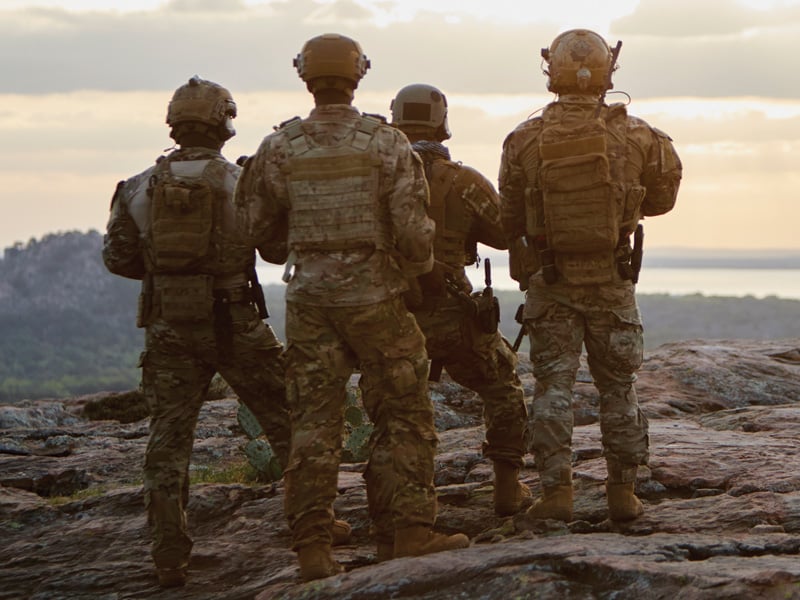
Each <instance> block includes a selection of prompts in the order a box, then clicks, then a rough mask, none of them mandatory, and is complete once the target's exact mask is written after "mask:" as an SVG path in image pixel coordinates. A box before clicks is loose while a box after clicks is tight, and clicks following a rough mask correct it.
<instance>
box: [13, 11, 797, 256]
mask: <svg viewBox="0 0 800 600" xmlns="http://www.w3.org/2000/svg"><path fill="white" fill-rule="evenodd" d="M577 27H585V28H590V29H594V30H595V31H597V32H598V33H599V34H601V35H603V36H604V37H605V38H606V39H607V40H608V41H609V42H610V44H611V45H614V44H615V43H616V41H617V40H622V41H623V46H622V52H621V54H620V57H619V70H618V71H617V72H616V74H615V76H614V90H612V92H611V93H609V95H608V97H607V101H608V102H627V101H628V98H627V97H626V96H625V95H623V94H615V93H613V92H614V91H624V92H626V93H627V94H628V95H629V96H630V99H631V100H630V104H629V106H628V110H629V112H630V113H632V114H634V115H636V116H639V117H642V118H644V119H646V120H647V121H648V122H649V123H650V124H651V125H653V126H655V127H658V128H659V129H661V130H663V131H665V132H667V133H668V134H669V135H670V136H671V137H672V138H673V140H674V144H675V147H676V148H677V151H678V153H679V155H680V157H681V159H682V161H683V166H684V179H683V182H682V184H681V189H680V193H679V196H678V201H677V204H676V207H675V209H674V210H673V211H672V212H671V213H669V214H667V215H664V216H661V217H657V218H653V219H647V220H646V222H645V229H646V232H647V234H646V236H647V244H648V246H649V247H661V248H671V247H682V248H721V249H734V248H735V249H748V250H756V249H794V250H797V249H800V236H798V233H797V231H798V223H800V218H799V217H800V208H798V200H799V198H798V190H800V168H799V167H798V166H799V165H800V159H798V156H800V77H798V73H800V51H799V50H798V48H797V40H800V0H783V1H781V0H762V1H758V2H757V1H745V0H703V1H702V2H699V1H697V0H606V1H604V2H597V1H596V0H586V1H567V0H563V1H561V2H553V3H542V2H523V1H522V0H491V1H487V0H437V1H436V2H430V1H429V0H426V1H422V0H290V1H288V0H258V1H257V0H168V1H164V0H140V1H133V0H131V1H127V0H125V1H123V0H74V1H69V0H67V1H65V0H60V1H58V2H56V1H47V0H0V73H2V74H3V77H2V78H0V140H2V142H3V143H2V144H0V209H1V210H2V215H3V217H2V218H0V248H5V247H8V246H11V245H13V244H14V243H17V242H21V243H26V242H27V241H28V240H30V239H32V238H41V237H42V236H43V235H46V234H48V233H55V232H60V231H69V230H75V229H77V230H80V231H87V230H89V229H97V230H99V231H103V230H104V229H105V223H106V220H107V217H108V208H109V202H110V199H111V195H112V193H113V191H114V188H115V186H116V183H117V181H119V180H121V179H126V178H127V177H130V176H132V175H134V174H136V173H138V172H140V171H142V170H144V169H145V168H147V167H148V166H149V165H151V164H152V163H153V162H154V160H155V159H156V158H157V157H158V156H159V155H160V154H162V153H163V152H164V150H165V149H167V148H169V147H170V146H172V140H171V139H170V138H169V130H168V128H167V126H166V124H165V123H164V118H165V115H166V106H167V103H168V102H169V99H170V97H171V95H172V92H173V91H174V90H175V88H176V87H178V86H180V85H182V84H183V83H185V82H186V81H187V80H188V79H189V77H191V76H192V75H195V74H198V75H200V76H201V77H203V78H206V79H210V80H212V81H216V82H217V83H220V84H222V85H224V86H225V87H227V88H228V89H230V90H231V92H232V93H233V96H234V98H235V100H236V103H237V105H238V109H239V116H238V117H237V119H236V120H235V122H234V124H235V126H236V129H237V131H238V135H237V136H236V137H234V138H233V139H232V140H230V141H229V142H228V144H227V145H226V146H225V148H224V149H223V153H224V154H225V155H226V156H227V157H228V158H229V159H231V160H233V159H235V158H237V157H238V156H240V155H242V154H252V153H253V152H255V150H256V148H257V147H258V144H259V142H260V140H261V139H262V138H263V136H264V135H266V134H268V133H270V132H271V131H272V128H273V126H275V125H277V124H279V123H280V122H282V121H284V120H286V119H288V118H291V117H293V116H295V115H300V116H305V115H306V114H308V112H309V111H310V110H311V108H312V98H311V96H310V95H309V94H308V93H307V92H306V90H305V86H304V84H303V82H302V81H301V80H300V79H299V78H298V77H297V73H296V71H295V70H294V69H293V67H292V59H293V58H294V56H295V55H296V54H297V53H298V52H299V50H300V48H301V47H302V45H303V43H304V42H305V41H306V40H307V39H309V38H311V37H313V36H315V35H318V34H321V33H326V32H338V33H342V34H345V35H349V36H351V37H353V38H355V39H356V40H358V41H359V42H360V43H361V45H362V47H363V49H364V52H365V53H366V54H367V56H368V57H369V58H370V59H371V61H372V68H371V69H370V71H369V72H368V73H367V75H366V77H365V78H364V79H363V80H362V82H361V83H360V85H359V89H358V90H357V92H356V101H355V105H356V106H357V107H358V108H359V109H360V110H362V111H364V112H370V113H380V114H384V115H388V114H389V104H390V102H391V99H392V98H393V96H394V94H395V92H396V91H397V90H398V89H400V88H401V87H403V86H405V85H407V84H409V83H415V82H422V83H429V84H433V85H436V86H437V87H439V88H440V89H442V91H443V92H444V93H445V94H446V95H447V98H448V103H449V106H450V112H449V124H450V129H451V131H452V132H453V137H452V139H451V140H449V141H448V142H447V144H448V146H449V148H450V150H451V153H452V155H453V158H454V159H456V160H460V161H462V162H463V163H465V164H468V165H470V166H473V167H475V168H476V169H478V170H479V171H481V172H482V173H483V174H484V175H485V176H486V177H487V178H489V180H490V181H492V182H493V183H495V185H496V182H497V173H498V167H499V163H500V153H501V148H502V143H503V140H504V138H505V137H506V135H507V134H508V133H509V132H510V131H511V130H512V129H513V128H514V127H515V126H516V125H517V124H518V123H520V122H522V121H524V120H525V119H527V118H528V117H529V116H530V115H532V114H534V113H535V112H536V111H537V110H539V109H540V108H542V107H543V106H544V105H545V104H547V103H548V102H550V101H552V100H553V96H552V94H550V93H548V92H547V91H546V77H545V76H544V75H543V74H542V64H541V58H540V50H541V48H542V47H546V46H548V45H549V44H550V42H551V41H552V40H553V38H554V37H555V36H556V35H558V34H559V33H560V32H562V31H564V30H567V29H572V28H577Z"/></svg>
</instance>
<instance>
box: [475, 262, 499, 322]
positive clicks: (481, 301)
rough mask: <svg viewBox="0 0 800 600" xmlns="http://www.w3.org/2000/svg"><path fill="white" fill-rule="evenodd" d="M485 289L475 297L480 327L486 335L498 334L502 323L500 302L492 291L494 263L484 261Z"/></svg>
mask: <svg viewBox="0 0 800 600" xmlns="http://www.w3.org/2000/svg"><path fill="white" fill-rule="evenodd" d="M483 272H484V286H485V287H484V288H483V291H482V292H478V293H477V294H475V295H474V298H475V302H476V305H477V317H478V326H479V327H480V328H481V331H483V332H484V333H496V332H497V324H498V323H500V302H499V301H498V300H497V298H496V297H495V295H494V290H493V289H492V263H491V262H490V261H489V259H488V258H484V259H483Z"/></svg>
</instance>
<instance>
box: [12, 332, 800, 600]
mask: <svg viewBox="0 0 800 600" xmlns="http://www.w3.org/2000/svg"><path fill="white" fill-rule="evenodd" d="M520 358H521V360H520V368H519V371H520V375H521V377H522V378H523V383H524V384H525V386H526V390H527V393H528V395H529V394H530V393H531V391H532V388H533V378H532V375H531V369H530V363H529V362H528V361H527V359H526V358H524V357H522V356H521V357H520ZM579 380H580V382H579V383H578V385H577V386H576V394H575V396H576V402H575V423H576V427H575V439H574V444H573V447H574V456H573V459H574V473H575V476H574V477H575V479H574V483H575V497H576V504H575V520H574V521H573V522H571V523H569V524H566V525H565V524H563V523H558V522H549V521H529V520H527V519H526V518H525V516H524V514H519V515H516V516H514V517H512V518H499V517H495V516H494V514H493V512H492V508H491V507H492V469H491V465H490V464H489V463H488V461H486V460H484V459H483V458H482V456H481V454H480V442H481V440H482V438H483V427H482V425H481V416H480V415H481V405H480V402H479V401H478V400H477V398H476V397H475V395H474V394H472V393H470V392H467V391H466V390H463V389H462V388H460V387H459V386H457V385H455V384H453V383H452V382H450V381H448V380H447V378H446V377H444V378H443V381H442V382H441V383H438V384H433V385H432V394H433V397H434V400H435V401H436V404H437V425H438V426H439V428H440V445H439V451H438V454H437V469H436V485H437V491H438V496H439V507H440V509H439V520H438V523H437V528H438V529H440V530H442V531H456V530H459V531H464V532H466V533H467V534H468V535H469V536H470V538H471V539H472V545H471V547H470V548H467V549H464V550H457V551H452V552H447V553H440V554H436V555H430V556H425V557H419V558H403V559H397V560H393V561H388V562H385V563H380V564H377V563H376V562H375V555H374V554H375V547H374V544H373V542H372V540H371V537H370V533H369V522H368V518H367V513H366V494H365V488H364V482H363V479H362V477H361V471H362V470H363V466H364V465H363V464H359V463H352V464H343V465H342V467H341V470H340V477H339V492H340V493H339V497H338V499H337V503H336V511H337V514H338V515H339V516H340V517H342V518H346V519H347V520H349V521H350V523H351V524H352V525H353V528H354V535H353V540H352V544H351V545H348V546H344V547H340V548H337V549H336V551H335V553H336V557H337V559H338V560H339V561H340V562H341V563H342V564H343V565H344V566H345V567H346V569H347V570H346V572H345V573H343V574H341V575H338V576H335V577H331V578H328V579H325V580H319V581H315V582H310V583H303V582H301V581H300V580H299V578H298V573H297V565H296V560H295V555H294V553H293V552H291V551H290V550H289V549H288V545H289V531H288V528H287V526H286V522H285V519H284V516H283V509H282V502H283V484H282V482H278V483H277V484H274V485H258V484H256V485H247V484H241V483H235V484H220V483H198V484H195V485H193V486H192V489H191V495H190V496H191V497H190V502H189V510H188V512H189V521H190V529H191V531H192V535H193V537H194V540H195V547H194V552H193V557H192V563H191V566H190V580H189V583H188V584H187V585H186V587H184V588H181V589H178V590H161V589H160V588H158V586H157V584H156V579H155V575H154V572H153V568H152V565H151V563H150V559H149V539H148V534H147V527H146V522H145V516H144V507H143V501H142V490H141V483H140V475H139V469H140V465H141V460H142V456H143V453H144V447H145V445H146V441H147V420H146V419H144V420H140V421H135V422H132V423H120V422H118V421H114V420H105V421H89V420H87V419H86V418H85V417H83V416H82V414H83V413H82V409H83V407H84V406H85V405H86V403H87V402H88V401H89V400H90V398H85V397H84V398H75V399H71V400H64V401H45V400H41V401H30V402H25V403H21V404H16V405H13V406H0V484H1V485H0V535H1V536H2V540H3V541H2V543H0V599H3V600H5V599H8V600H11V599H14V600H19V599H23V598H24V599H30V600H44V599H48V600H50V599H62V598H63V599H67V598H68V599H70V600H81V599H87V600H88V599H104V600H105V599H107V600H112V599H115V600H116V599H133V598H151V599H156V600H160V599H166V598H186V599H190V598H191V599H201V598H202V599H220V600H221V599H225V600H234V599H245V598H247V599H252V598H258V600H266V599H269V598H282V599H301V598H303V599H309V598H319V599H333V598H336V599H340V598H348V599H372V598H375V599H378V598H381V599H383V598H419V599H429V600H434V599H436V600H438V599H445V598H448V599H450V598H481V599H495V598H498V599H500V598H503V599H505V598H528V597H537V598H575V599H579V598H580V599H584V598H586V599H588V598H608V599H611V598H614V599H625V598H679V599H695V598H709V599H710V598H714V599H717V598H731V599H734V598H735V599H739V598H776V599H777V598H800V453H798V447H800V446H798V430H799V429H800V339H796V338H793V339H786V340H777V341H771V342H750V341H741V340H740V341H735V340H734V341H703V340H693V341H687V342H681V343H674V344H668V345H664V346H662V347H660V348H658V349H657V350H655V351H653V352H650V353H648V355H647V357H646V362H645V364H644V366H643V368H642V370H641V372H640V377H639V383H638V392H639V396H640V401H641V403H642V406H643V409H644V411H645V413H646V414H647V416H648V418H649V419H650V431H651V436H650V437H651V461H650V466H649V468H643V469H641V470H640V474H639V481H638V483H637V493H638V494H639V495H640V497H641V498H642V499H643V501H644V503H645V508H646V512H645V514H644V515H643V516H642V517H641V518H639V519H637V520H636V521H634V522H632V523H630V524H627V525H614V524H611V523H610V522H609V521H607V520H606V518H605V497H604V487H603V483H604V478H605V467H604V460H603V458H602V457H601V452H600V443H599V439H600V435H599V426H598V423H597V396H596V393H595V391H594V388H593V387H592V386H591V383H590V377H589V374H588V371H586V370H585V369H582V370H581V372H580V375H579ZM236 407H237V403H236V400H235V399H234V398H226V399H222V400H214V401H209V402H207V403H206V405H205V407H204V409H203V411H202V414H201V417H200V421H199V423H198V427H197V432H196V437H197V439H196V442H195V448H194V454H193V457H192V470H193V472H195V473H202V472H204V471H208V470H214V469H217V470H218V469H223V468H225V467H226V466H228V465H235V464H238V463H241V462H242V461H243V460H244V458H243V454H242V447H243V445H244V443H245V442H246V441H247V438H246V437H245V436H244V435H243V432H242V431H241V429H240V428H239V427H238V425H237V423H236V418H235V413H236ZM523 480H524V481H525V482H526V483H527V484H529V485H530V486H531V487H532V488H533V490H534V493H537V492H538V476H537V475H536V471H535V469H534V468H533V462H532V458H531V457H528V459H527V464H526V468H525V469H524V471H523Z"/></svg>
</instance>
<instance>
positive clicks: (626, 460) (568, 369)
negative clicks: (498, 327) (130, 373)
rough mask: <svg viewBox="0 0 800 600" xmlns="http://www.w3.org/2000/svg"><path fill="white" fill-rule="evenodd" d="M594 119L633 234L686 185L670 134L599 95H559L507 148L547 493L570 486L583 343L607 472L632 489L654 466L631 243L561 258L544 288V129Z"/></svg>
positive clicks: (505, 198) (505, 193)
mask: <svg viewBox="0 0 800 600" xmlns="http://www.w3.org/2000/svg"><path fill="white" fill-rule="evenodd" d="M598 114H599V116H600V119H603V120H605V122H606V123H607V128H608V132H609V133H608V142H607V143H608V148H609V150H608V155H609V161H610V174H611V179H612V181H613V182H615V185H616V186H617V187H615V188H613V189H616V190H622V192H621V193H622V195H623V200H622V202H623V206H622V207H620V208H621V209H622V208H624V210H623V211H622V212H624V213H625V214H624V217H623V218H628V219H630V220H631V222H632V223H633V224H634V226H635V222H636V221H638V218H639V217H640V216H654V215H660V214H663V213H666V212H668V211H669V210H671V209H672V207H673V206H674V203H675V199H676V196H677V191H678V186H679V182H680V178H681V163H680V160H679V158H678V155H677V153H676V152H675V149H674V148H673V146H672V143H671V142H670V139H669V138H668V137H667V136H666V134H664V133H662V132H660V131H658V130H656V129H653V128H651V127H650V126H649V125H648V124H647V123H645V122H644V121H643V120H641V119H638V118H636V117H633V116H629V115H628V114H627V112H626V111H625V108H624V107H623V106H622V105H619V104H614V105H611V106H606V105H604V104H603V105H602V108H601V109H598V99H597V97H593V98H588V99H587V97H570V96H563V95H562V97H561V98H560V100H559V101H557V102H554V103H551V104H550V105H548V106H547V107H546V108H545V110H544V113H543V114H542V116H540V117H536V118H533V119H530V120H527V121H525V122H523V123H521V124H520V125H519V126H518V127H517V128H516V129H515V130H514V131H513V132H511V134H509V136H508V137H507V138H506V140H505V142H504V146H503V156H502V160H501V166H500V179H499V190H500V196H501V203H502V209H501V210H502V220H503V227H504V229H505V231H506V234H507V236H508V239H509V240H512V242H511V269H512V277H514V278H515V279H517V281H519V282H520V287H521V288H522V289H527V294H526V302H525V309H524V319H525V324H526V327H527V330H528V332H529V334H530V339H531V351H530V356H531V361H532V362H533V365H534V375H535V377H536V389H535V393H534V403H533V415H532V422H533V427H532V429H533V432H532V436H533V450H534V452H535V458H536V465H537V469H538V470H539V472H540V475H541V481H542V485H543V486H545V487H547V486H557V485H560V484H561V485H563V484H567V483H568V482H566V481H564V480H563V478H564V474H565V473H568V472H569V468H570V463H571V438H572V427H573V417H572V388H573V385H574V383H575V377H576V374H577V371H578V365H579V357H580V354H581V349H582V345H583V344H585V346H586V351H587V355H588V363H589V369H590V371H591V374H592V377H593V379H594V383H595V385H596V387H597V389H598V391H599V394H600V428H601V433H602V444H603V451H604V454H605V456H606V459H607V461H608V463H609V467H610V468H611V467H612V466H613V467H614V468H615V469H619V472H615V473H614V477H615V479H616V480H623V481H624V480H626V479H627V480H628V481H631V478H635V473H636V466H637V465H643V464H646V463H647V460H648V426H647V419H646V418H645V416H644V414H643V413H642V412H641V410H640V409H639V405H638V401H637V397H636V391H635V389H634V381H635V379H636V376H635V372H636V370H637V369H638V368H639V367H640V366H641V363H642V356H643V342H642V321H641V317H640V314H639V309H638V306H637V303H636V298H635V295H634V293H635V285H634V283H633V282H632V281H631V280H630V279H629V278H626V277H623V275H622V273H623V270H622V269H620V268H619V267H618V265H617V263H618V262H625V261H627V259H628V258H629V251H630V249H629V247H628V246H627V244H628V243H629V242H628V239H627V237H626V238H624V239H623V241H624V244H625V247H627V248H628V253H627V254H626V252H625V248H623V247H618V248H617V251H616V253H615V251H611V252H610V253H606V254H603V253H600V254H595V255H592V254H589V255H585V256H584V257H583V258H580V257H576V256H572V255H568V254H561V255H559V253H558V252H556V253H555V257H554V259H555V267H556V272H557V273H558V278H557V280H556V281H555V282H552V283H546V281H545V273H544V270H543V269H542V268H541V267H542V261H541V256H540V254H538V253H537V251H536V250H535V247H536V245H537V243H541V241H542V239H545V238H544V237H543V236H540V235H539V234H540V233H543V232H540V231H536V230H535V228H533V227H532V226H531V223H532V222H534V221H535V220H536V215H535V213H536V211H537V210H541V209H540V206H541V197H542V187H543V186H542V181H541V167H542V160H543V159H542V157H541V156H540V150H539V148H540V146H539V144H540V141H541V138H542V135H543V130H544V127H545V125H546V123H548V122H567V121H571V122H572V123H575V122H577V121H581V120H586V121H588V120H590V119H592V118H596V117H597V116H598ZM626 194H627V195H626ZM632 197H633V201H632V202H631V200H630V199H631V198H632ZM587 257H588V258H587ZM576 265H577V266H576ZM623 266H624V265H623ZM578 272H580V275H581V277H583V281H585V280H586V279H587V278H588V279H592V278H594V279H595V280H596V282H594V283H585V282H584V283H575V282H574V281H571V280H570V279H571V277H572V275H570V274H575V273H578ZM576 279H577V280H578V281H581V279H580V277H576ZM610 474H611V472H610Z"/></svg>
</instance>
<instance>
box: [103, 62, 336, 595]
mask: <svg viewBox="0 0 800 600" xmlns="http://www.w3.org/2000/svg"><path fill="white" fill-rule="evenodd" d="M235 116H236V104H235V103H234V101H233V98H232V97H231V95H230V93H229V92H228V90H226V89H225V88H223V87H221V86H219V85H217V84H216V83H212V82H210V81H205V80H203V79H200V78H199V77H197V76H195V77H192V78H191V79H190V80H189V82H188V83H187V84H185V85H182V86H181V87H179V88H178V89H177V90H176V91H175V94H174V95H173V97H172V101H171V102H170V103H169V107H168V109H167V125H169V126H170V127H171V131H170V137H172V138H173V139H174V140H175V142H177V144H179V145H180V148H179V149H177V150H174V151H172V152H170V153H169V154H168V155H166V156H161V157H159V159H158V160H157V161H156V164H155V165H153V166H151V167H150V168H148V169H147V170H145V171H143V172H142V173H140V174H138V175H136V176H134V177H131V178H130V179H128V180H127V181H121V182H120V183H119V184H118V185H117V189H116V192H115V193H114V198H113V200H112V202H111V215H110V217H109V221H108V226H107V233H106V236H105V240H104V247H103V260H104V262H105V265H106V267H107V268H108V270H109V271H111V272H112V273H115V274H117V275H121V276H123V277H129V278H132V279H139V280H142V292H141V295H140V297H139V314H138V316H137V323H138V324H139V325H140V326H141V327H144V328H145V351H144V353H143V354H142V356H141V360H140V366H141V367H142V387H143V390H144V394H145V396H146V399H147V402H148V405H149V407H150V411H151V420H150V440H149V443H148V445H147V450H146V454H145V464H144V493H145V504H146V506H147V515H148V521H149V523H150V526H151V528H152V534H153V546H152V556H153V561H154V562H155V565H156V569H157V574H158V579H159V583H160V584H161V585H162V586H164V587H169V586H178V585H183V584H184V583H185V581H186V571H187V567H188V563H189V555H190V552H191V548H192V540H191V538H190V537H189V533H188V531H187V527H186V513H185V508H186V503H187V501H188V493H189V477H188V467H189V457H190V454H191V451H192V442H193V440H194V429H195V423H196V421H197V416H198V413H199V411H200V407H201V405H202V403H203V401H204V399H205V397H206V392H207V390H208V386H209V383H210V382H211V379H212V377H213V376H214V374H215V373H216V372H219V373H220V374H221V375H222V376H223V377H224V378H225V380H226V381H227V382H228V384H229V385H230V386H231V387H232V388H233V390H234V391H235V392H236V393H237V395H238V396H239V399H240V400H241V401H242V403H244V404H245V405H246V406H247V407H248V408H249V409H250V411H251V412H252V413H253V415H254V416H255V417H256V419H257V420H258V422H259V424H260V425H261V427H262V429H263V430H264V432H265V433H266V435H267V436H268V438H269V440H270V443H271V445H272V448H273V450H274V451H275V453H276V454H277V456H278V458H279V460H280V463H281V466H283V467H285V466H286V463H287V461H288V455H289V441H290V421H289V414H288V410H287V408H286V392H285V390H286V388H285V384H284V373H283V359H282V352H283V346H282V344H281V343H280V341H279V340H278V338H277V337H276V336H275V333H274V332H273V331H272V328H271V327H270V326H269V325H267V324H265V323H264V322H263V320H262V319H263V318H265V317H266V316H267V315H266V306H265V305H264V298H263V293H262V291H261V287H260V285H259V284H258V280H257V278H256V274H255V249H254V247H253V246H249V245H247V244H245V243H243V242H242V241H241V240H240V239H239V236H238V235H237V232H236V228H235V214H234V210H233V204H232V202H231V197H232V194H233V188H234V184H235V181H236V178H237V177H238V175H239V172H240V167H238V166H236V165H234V164H231V163H229V162H228V161H227V160H225V158H223V156H222V154H221V153H220V150H221V149H222V146H223V145H224V143H225V142H226V141H227V140H228V139H229V138H231V137H232V136H233V135H234V134H235V130H234V128H233V125H232V123H231V120H232V119H233V118H234V117H235ZM261 254H262V256H263V257H264V258H265V259H267V260H270V258H271V257H270V255H269V254H268V253H267V252H264V251H262V252H261ZM349 529H350V528H349V525H348V524H347V523H344V522H340V523H339V524H338V525H337V529H336V531H337V533H338V534H339V536H340V540H339V541H343V539H342V538H346V537H348V536H349Z"/></svg>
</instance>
